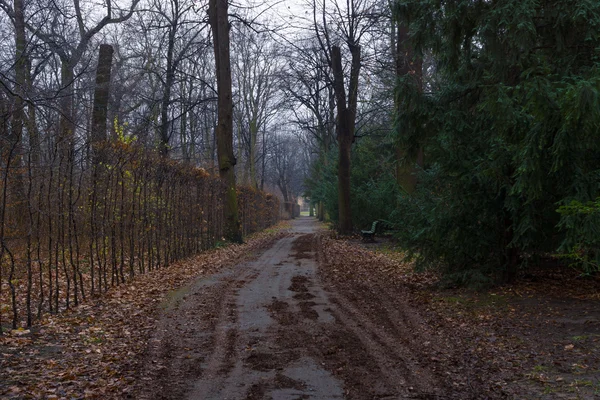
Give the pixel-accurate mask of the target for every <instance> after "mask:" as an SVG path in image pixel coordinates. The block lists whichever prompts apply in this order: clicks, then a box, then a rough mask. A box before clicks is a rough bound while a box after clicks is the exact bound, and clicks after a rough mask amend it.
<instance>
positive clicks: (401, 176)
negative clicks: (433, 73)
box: [392, 22, 423, 194]
mask: <svg viewBox="0 0 600 400" xmlns="http://www.w3.org/2000/svg"><path fill="white" fill-rule="evenodd" d="M392 26H393V27H395V30H396V32H395V33H396V35H397V36H395V37H394V36H392V39H393V40H392V49H393V56H394V61H395V64H396V75H397V76H398V77H404V76H412V77H413V78H414V79H415V82H414V84H415V85H416V87H417V89H418V90H419V91H420V90H422V86H423V83H422V82H423V60H422V59H421V58H420V57H416V56H415V54H414V49H413V48H412V45H411V43H410V41H409V39H410V37H409V30H408V26H406V24H404V23H402V22H398V25H397V26H395V23H394V22H392ZM394 41H395V42H396V43H394ZM394 103H395V108H396V112H397V113H398V114H400V113H401V112H402V107H403V105H402V104H400V102H399V101H398V97H397V96H394ZM422 166H423V148H422V147H419V148H418V149H417V150H416V151H415V152H413V153H412V154H409V153H408V152H407V149H404V148H402V147H401V146H400V144H397V145H396V181H397V182H398V185H400V187H402V188H403V189H404V190H405V191H406V192H407V193H409V194H410V193H413V192H414V191H415V189H416V187H417V172H418V168H419V167H422Z"/></svg>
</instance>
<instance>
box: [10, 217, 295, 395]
mask: <svg viewBox="0 0 600 400" xmlns="http://www.w3.org/2000/svg"><path fill="white" fill-rule="evenodd" d="M288 227H289V224H288V223H285V222H282V223H280V224H279V225H278V226H276V227H274V228H271V229H269V230H267V231H264V232H261V233H257V234H254V235H252V236H251V237H249V238H248V239H247V241H246V243H244V244H230V245H228V246H226V247H222V248H219V249H212V250H208V251H205V252H203V253H201V254H199V255H197V256H195V257H192V258H190V259H187V260H182V261H181V262H178V263H175V264H173V265H171V266H169V267H168V268H164V269H157V270H154V271H152V272H149V273H147V274H145V275H140V276H138V277H136V278H134V279H133V280H132V281H130V282H128V283H126V284H123V285H121V286H117V287H114V288H112V289H111V290H109V291H108V292H107V293H105V294H103V295H102V296H99V297H97V298H95V299H91V300H89V301H88V302H86V303H84V304H81V305H80V306H79V307H76V308H73V309H71V310H67V311H65V312H64V313H61V314H58V315H50V314H46V315H44V316H43V317H42V319H41V320H40V321H39V322H38V323H37V324H36V325H35V326H34V327H33V328H31V329H30V330H25V329H22V328H21V329H17V330H13V331H9V332H7V333H6V334H5V335H4V336H0V397H1V398H7V399H42V398H43V399H72V398H84V399H110V398H127V397H131V395H130V390H131V388H132V387H133V383H134V381H135V380H136V378H137V376H138V374H139V368H140V367H141V366H142V364H143V363H142V361H141V354H142V353H143V352H144V350H145V348H146V346H147V342H148V339H149V338H150V337H151V333H152V331H153V329H154V328H155V326H156V321H157V318H158V313H159V311H160V305H161V304H162V302H164V301H165V299H168V296H169V294H170V293H171V292H173V291H174V290H177V289H178V288H181V287H183V286H185V285H187V284H189V283H190V282H191V281H193V280H195V279H197V278H198V277H201V276H207V275H210V274H213V273H215V272H217V271H219V270H221V269H223V268H226V267H228V266H232V265H236V264H238V263H240V262H243V261H245V260H248V259H250V258H252V257H254V255H255V254H257V253H258V252H260V250H261V249H264V248H266V247H268V246H269V245H270V244H271V243H273V242H274V241H275V240H277V239H278V238H280V237H282V236H283V235H286V234H287V233H286V229H287V228H288Z"/></svg>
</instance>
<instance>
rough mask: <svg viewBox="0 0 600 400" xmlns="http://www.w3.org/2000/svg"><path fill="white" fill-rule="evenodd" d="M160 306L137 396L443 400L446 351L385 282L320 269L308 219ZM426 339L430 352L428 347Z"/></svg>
mask: <svg viewBox="0 0 600 400" xmlns="http://www.w3.org/2000/svg"><path fill="white" fill-rule="evenodd" d="M294 226H295V233H292V234H291V235H290V236H288V237H285V238H283V239H280V240H279V241H278V242H276V243H275V244H274V245H273V246H272V247H271V248H269V249H268V250H266V251H265V252H264V253H263V254H262V255H261V256H260V257H259V258H258V259H257V260H255V261H253V262H247V263H243V264H240V265H238V266H235V267H233V268H230V269H228V270H226V271H223V272H222V273H219V274H216V275H213V276H211V277H209V278H207V279H202V280H199V281H197V282H196V283H194V284H193V285H192V286H191V287H189V288H187V292H186V293H185V295H184V296H182V299H181V302H180V303H179V304H177V305H176V306H174V307H168V308H167V309H166V310H165V312H163V316H162V317H161V319H160V321H159V322H158V324H157V332H156V335H155V337H154V338H153V340H152V341H151V346H150V348H149V350H148V363H147V364H148V368H147V370H148V372H147V374H146V375H145V376H143V377H142V379H144V381H145V382H146V383H147V387H146V388H145V389H144V390H143V391H142V392H141V395H140V396H138V397H136V398H140V399H202V400H210V399H248V400H254V399H322V400H327V399H331V400H334V399H342V398H347V399H365V400H366V399H388V398H389V399H409V398H410V399H450V398H456V399H458V398H460V399H466V398H470V397H472V396H470V394H469V393H466V392H464V391H463V392H462V393H460V392H457V391H456V390H455V388H454V387H453V386H452V384H451V383H450V382H449V378H448V376H447V375H445V373H444V371H442V370H441V368H439V367H437V366H433V364H432V363H431V362H429V358H430V357H431V356H432V355H439V354H441V353H442V352H443V351H444V350H445V349H443V348H442V347H439V346H437V344H436V343H435V341H436V337H435V336H434V334H433V333H432V332H430V331H429V330H427V329H424V328H423V326H422V325H423V324H425V321H424V320H423V319H422V318H421V317H420V316H419V315H418V313H417V312H416V310H414V309H412V308H411V307H410V306H409V304H408V302H407V301H404V300H402V297H401V296H400V297H399V298H394V299H392V298H391V297H390V296H392V297H394V296H397V295H398V293H393V292H392V291H391V290H392V289H390V288H387V287H385V285H383V286H381V287H378V286H377V284H376V283H373V282H364V283H361V284H360V287H359V286H357V284H352V285H349V284H348V283H347V282H341V281H340V282H335V281H331V280H330V279H328V278H327V276H326V274H325V275H324V274H323V270H324V269H325V268H327V266H326V265H324V264H323V265H320V266H318V261H322V262H324V260H323V259H322V255H321V254H320V249H321V248H320V246H321V243H320V240H319V236H318V235H315V234H314V232H315V230H316V227H317V224H316V222H315V221H314V220H312V219H308V218H300V219H299V220H297V221H296V222H295V223H294ZM319 270H320V271H319ZM424 343H428V345H424Z"/></svg>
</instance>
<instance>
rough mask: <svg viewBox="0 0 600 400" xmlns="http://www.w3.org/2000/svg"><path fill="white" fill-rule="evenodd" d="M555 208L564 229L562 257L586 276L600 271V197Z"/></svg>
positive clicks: (574, 201)
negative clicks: (560, 216) (560, 217)
mask: <svg viewBox="0 0 600 400" xmlns="http://www.w3.org/2000/svg"><path fill="white" fill-rule="evenodd" d="M557 211H558V212H559V213H560V214H561V215H562V219H561V224H560V226H561V227H562V228H563V229H564V230H565V232H566V237H565V240H564V242H563V243H562V246H561V248H560V250H561V251H562V252H563V253H562V254H561V256H563V257H564V258H566V259H568V260H571V262H572V265H573V266H574V267H577V268H579V269H581V271H582V272H583V274H585V275H590V274H594V273H597V272H600V198H597V199H596V200H595V201H588V202H586V203H582V202H580V201H576V200H573V201H571V202H570V203H569V204H566V205H563V206H561V207H560V208H559V209H558V210H557Z"/></svg>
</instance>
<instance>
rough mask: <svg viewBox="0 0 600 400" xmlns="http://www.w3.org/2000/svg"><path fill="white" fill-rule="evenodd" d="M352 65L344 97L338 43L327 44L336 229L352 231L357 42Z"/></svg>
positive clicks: (345, 231) (342, 71) (358, 62)
mask: <svg viewBox="0 0 600 400" xmlns="http://www.w3.org/2000/svg"><path fill="white" fill-rule="evenodd" d="M349 47H350V52H351V54H352V67H351V71H350V83H349V90H348V100H347V103H346V89H345V87H344V70H343V68H342V55H341V50H340V48H339V47H338V46H333V47H332V48H331V68H332V72H333V89H334V91H335V99H336V106H337V123H336V134H337V141H338V145H339V163H338V208H339V231H340V233H350V232H352V209H351V204H350V169H351V165H350V161H351V160H350V156H351V150H352V143H353V142H354V132H355V127H356V108H357V99H358V74H359V71H360V46H357V45H350V46H349Z"/></svg>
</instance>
